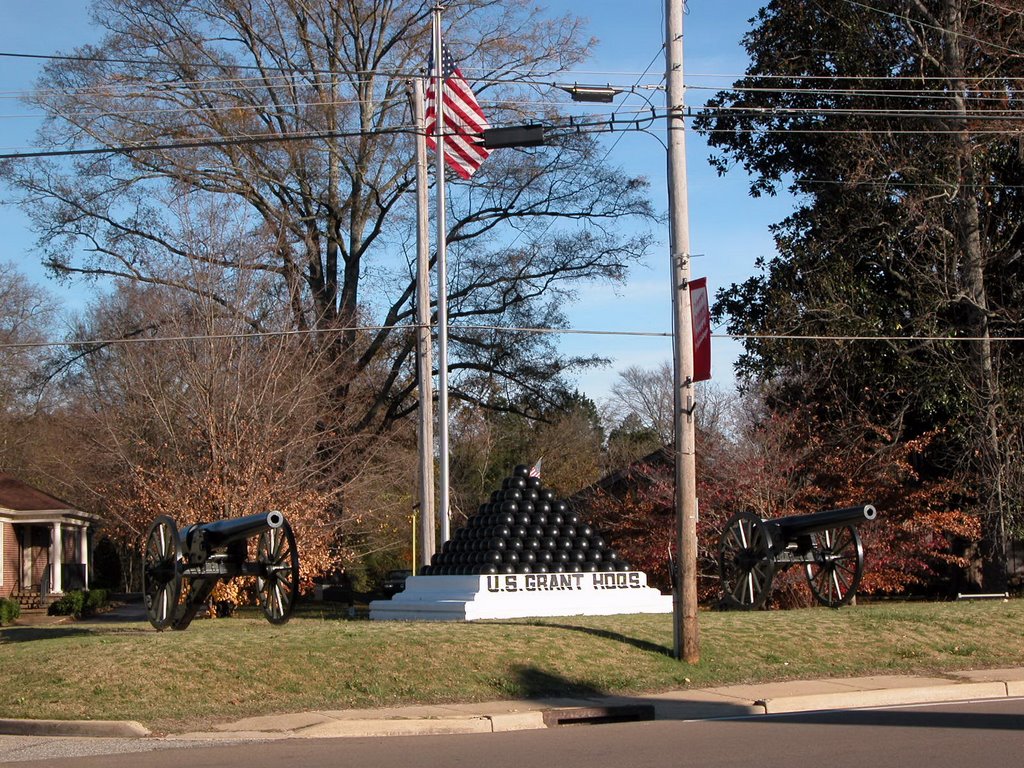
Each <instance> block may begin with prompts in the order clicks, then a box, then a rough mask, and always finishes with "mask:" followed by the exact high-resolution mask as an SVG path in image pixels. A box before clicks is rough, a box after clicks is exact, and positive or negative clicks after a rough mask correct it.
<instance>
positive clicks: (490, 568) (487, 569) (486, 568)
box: [480, 563, 498, 575]
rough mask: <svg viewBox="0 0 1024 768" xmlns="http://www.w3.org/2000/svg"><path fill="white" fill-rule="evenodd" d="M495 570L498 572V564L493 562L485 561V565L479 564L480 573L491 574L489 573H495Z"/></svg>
mask: <svg viewBox="0 0 1024 768" xmlns="http://www.w3.org/2000/svg"><path fill="white" fill-rule="evenodd" d="M497 572H498V566H497V565H496V564H495V563H487V564H486V565H481V566H480V573H481V574H482V575H486V574H491V573H497Z"/></svg>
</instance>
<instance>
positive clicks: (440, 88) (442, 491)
mask: <svg viewBox="0 0 1024 768" xmlns="http://www.w3.org/2000/svg"><path fill="white" fill-rule="evenodd" d="M443 11H444V7H443V6H442V5H440V4H438V5H435V6H434V9H433V21H434V28H433V35H434V125H435V129H434V141H435V142H436V146H435V151H436V155H435V158H434V159H435V161H436V163H437V165H436V166H435V168H436V171H435V174H434V175H435V179H434V180H435V186H434V193H435V194H436V196H437V198H436V199H437V357H438V361H437V422H438V425H437V426H438V429H437V433H438V453H439V456H438V458H439V460H440V462H439V467H438V470H439V472H438V475H439V478H438V484H439V489H438V490H439V494H438V496H439V498H438V509H437V512H438V515H439V517H440V528H441V543H442V544H443V543H444V542H446V541H448V539H449V530H448V526H449V519H450V517H449V514H450V513H449V506H450V504H449V492H448V265H447V253H446V251H447V237H448V233H447V223H446V222H445V187H444V72H443V66H442V62H441V14H442V12H443Z"/></svg>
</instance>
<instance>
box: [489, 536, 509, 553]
mask: <svg viewBox="0 0 1024 768" xmlns="http://www.w3.org/2000/svg"><path fill="white" fill-rule="evenodd" d="M506 546H507V544H506V543H505V539H503V538H501V537H500V536H495V537H494V538H493V539H488V540H487V547H488V549H491V550H493V551H495V552H504V551H505V547H506Z"/></svg>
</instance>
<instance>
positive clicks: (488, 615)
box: [370, 571, 672, 621]
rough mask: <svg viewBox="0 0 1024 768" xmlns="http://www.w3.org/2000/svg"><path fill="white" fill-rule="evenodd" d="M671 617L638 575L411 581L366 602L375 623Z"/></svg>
mask: <svg viewBox="0 0 1024 768" xmlns="http://www.w3.org/2000/svg"><path fill="white" fill-rule="evenodd" d="M625 613H672V597H671V596H669V595H663V594H661V592H659V591H658V590H656V589H654V588H653V587H648V586H647V574H645V573H643V572H641V571H615V572H610V573H603V572H599V573H516V574H496V575H482V576H411V577H409V578H408V579H407V580H406V582H405V590H404V591H403V592H399V593H398V594H397V595H395V596H394V597H393V598H391V599H390V600H374V601H373V602H372V603H370V618H371V619H373V620H389V619H400V620H402V619H404V620H415V621H472V620H474V619H512V618H528V617H539V616H610V615H614V614H625Z"/></svg>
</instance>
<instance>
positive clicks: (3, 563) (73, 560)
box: [0, 472, 99, 608]
mask: <svg viewBox="0 0 1024 768" xmlns="http://www.w3.org/2000/svg"><path fill="white" fill-rule="evenodd" d="M98 522H99V518H98V517H97V516H96V515H92V514H90V513H88V512H82V511H81V510H78V509H75V508H74V507H73V506H71V505H70V504H68V503H67V502H66V501H61V500H60V499H57V498H54V497H53V496H50V495H49V494H47V493H43V492H42V491H40V490H39V489H38V488H33V487H32V486H31V485H28V484H27V483H24V482H22V481H21V480H19V479H18V478H16V477H14V476H13V475H9V474H6V473H3V472H0V597H13V598H14V599H17V600H18V601H19V602H20V603H21V604H22V607H24V608H34V607H39V606H41V605H44V604H47V603H49V602H50V601H52V599H53V596H55V595H59V594H61V593H63V592H65V591H68V590H73V589H88V587H89V570H90V560H91V554H90V553H91V549H92V547H91V535H90V534H91V531H92V530H93V529H95V527H96V525H97V524H98ZM55 564H56V565H57V566H58V567H54V565H55Z"/></svg>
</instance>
